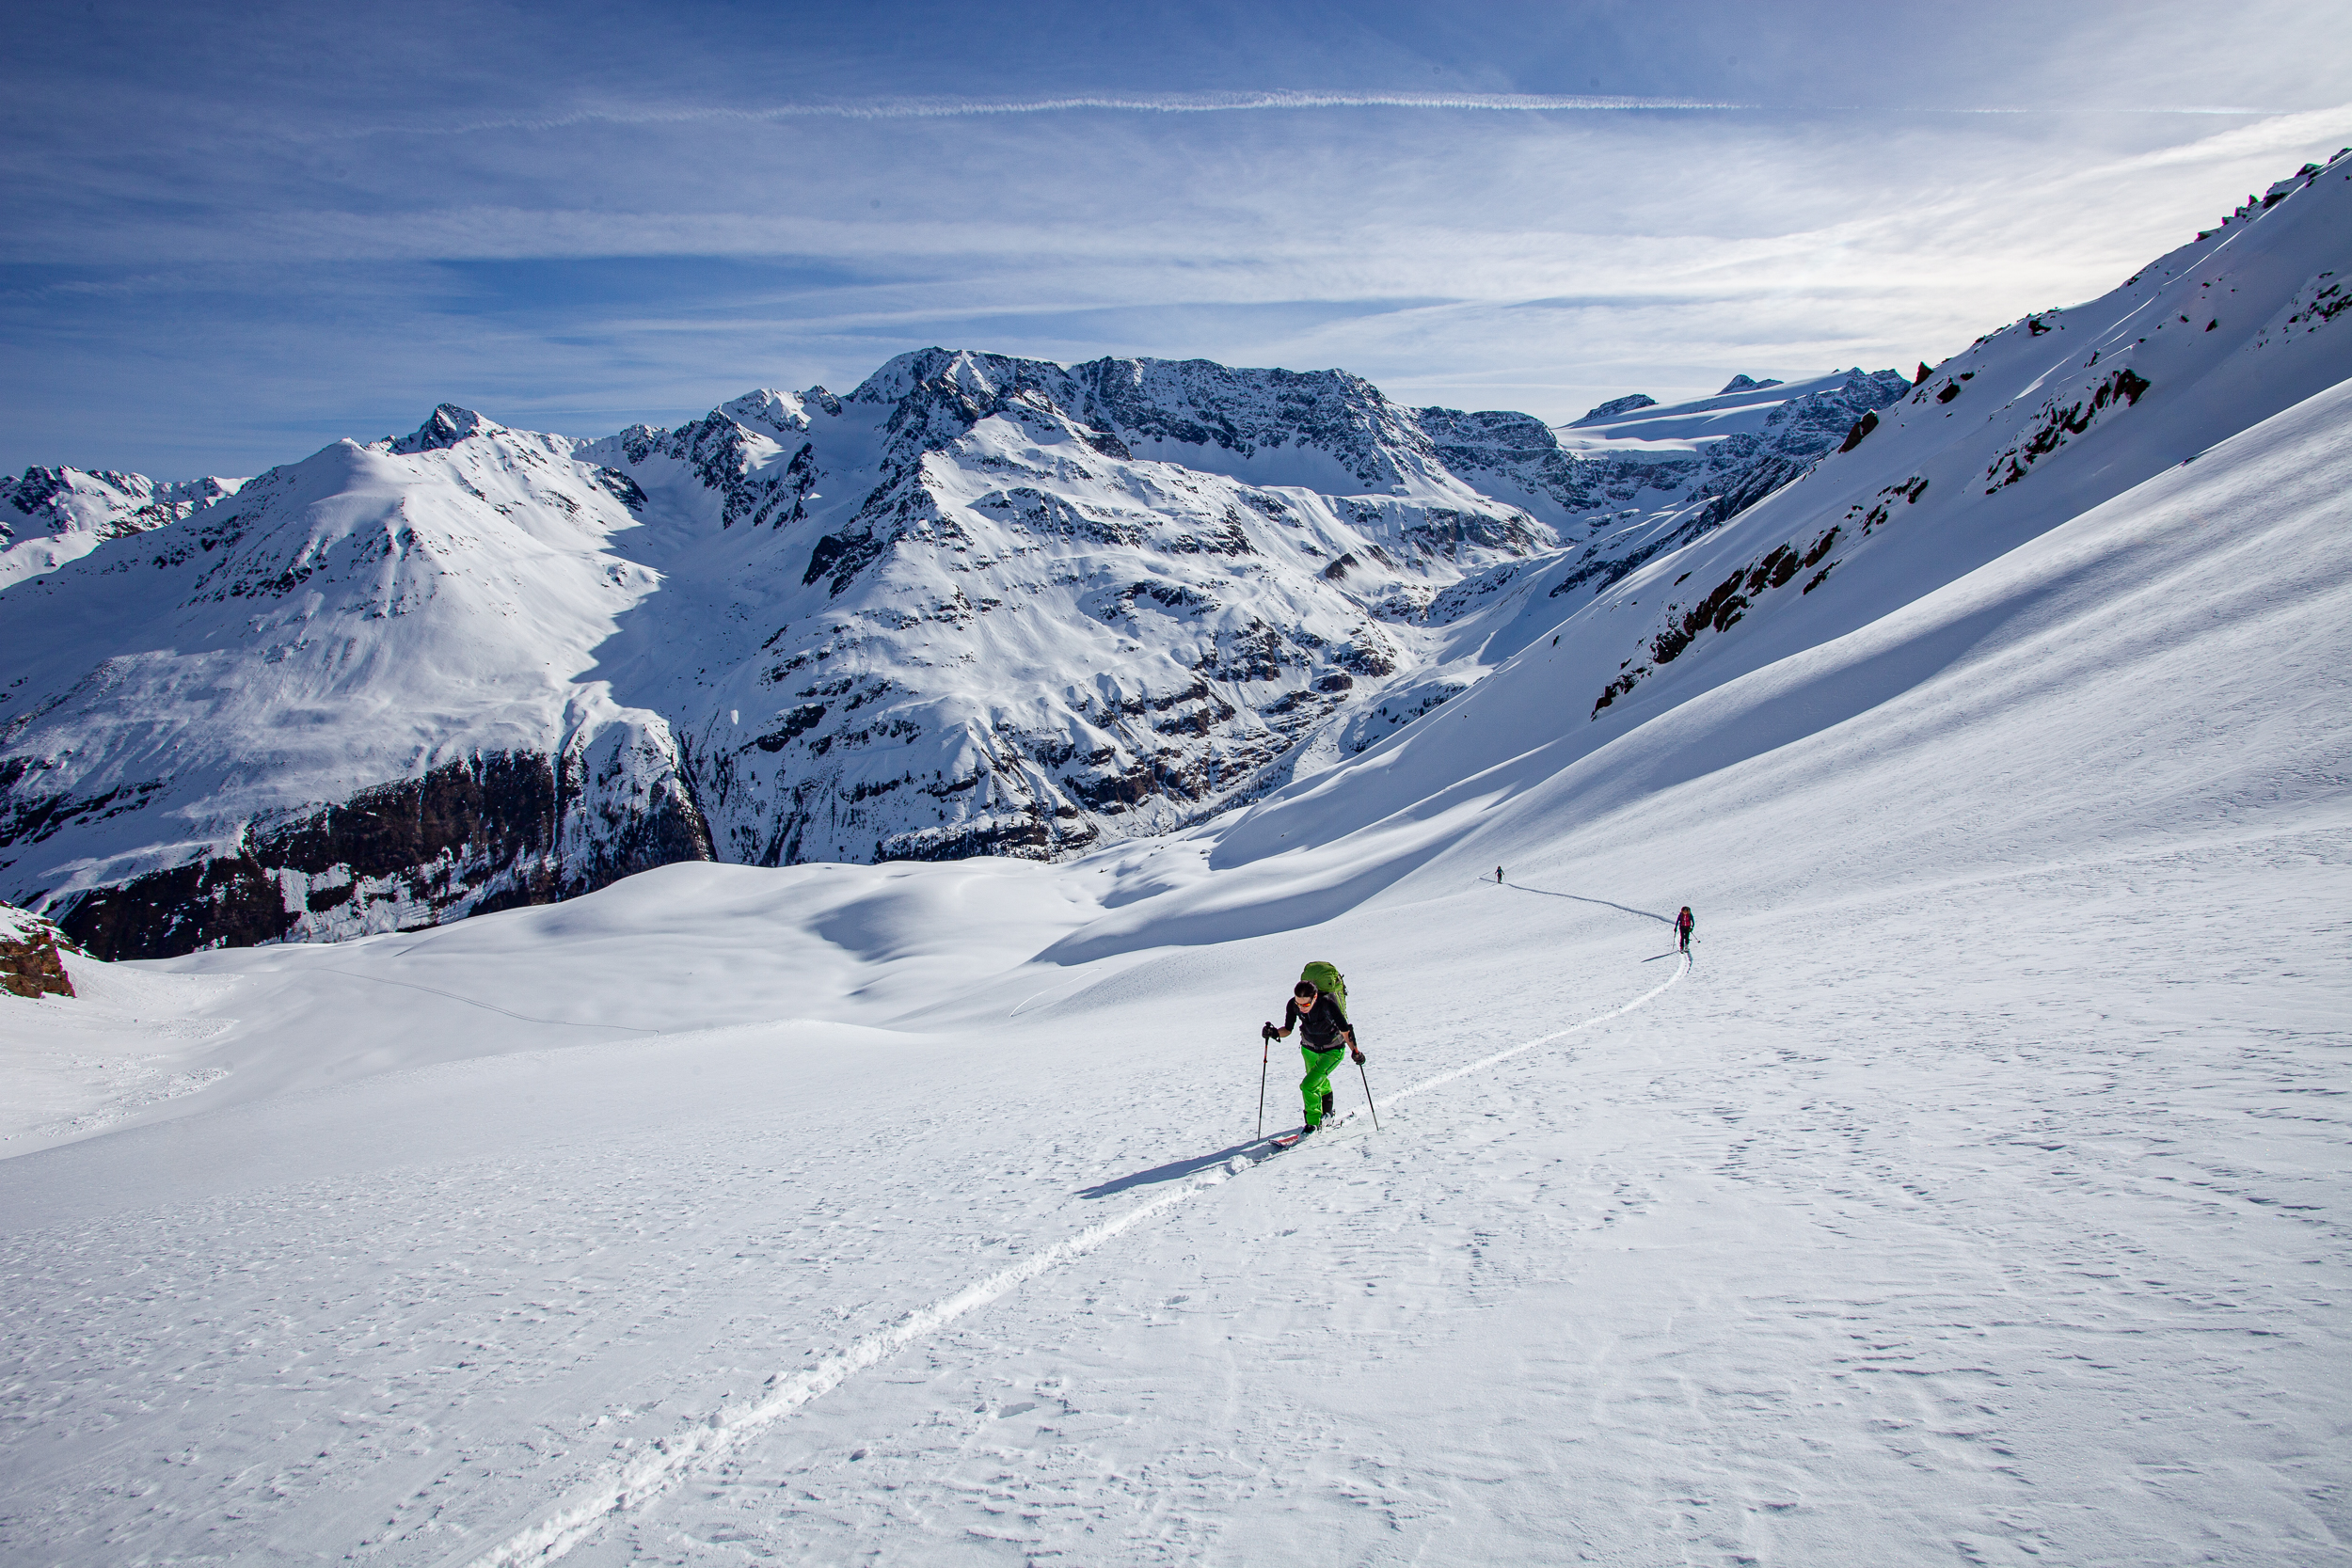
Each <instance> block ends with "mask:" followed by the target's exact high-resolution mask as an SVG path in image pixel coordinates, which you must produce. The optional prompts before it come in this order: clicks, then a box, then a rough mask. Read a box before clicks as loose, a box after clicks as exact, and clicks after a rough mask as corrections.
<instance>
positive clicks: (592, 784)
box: [0, 350, 1869, 954]
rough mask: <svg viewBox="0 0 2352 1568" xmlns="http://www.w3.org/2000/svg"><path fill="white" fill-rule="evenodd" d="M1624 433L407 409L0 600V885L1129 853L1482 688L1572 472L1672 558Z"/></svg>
mask: <svg viewBox="0 0 2352 1568" xmlns="http://www.w3.org/2000/svg"><path fill="white" fill-rule="evenodd" d="M1856 385H1857V386H1863V387H1867V386H1868V385H1869V384H1868V382H1867V378H1858V379H1857V380H1856ZM1839 395H1841V394H1839V393H1837V392H1836V390H1835V389H1834V388H1823V389H1822V391H1821V392H1820V395H1819V397H1817V398H1816V399H1815V401H1817V402H1818V401H1820V399H1821V398H1832V399H1834V398H1836V397H1837V396H1839ZM1843 395H1848V396H1851V395H1852V394H1843ZM1865 395H1866V396H1867V395H1868V394H1867V393H1866V394H1865ZM1792 405H1793V404H1792ZM1841 406H1842V405H1841ZM1813 422H1814V423H1815V424H1820V420H1818V419H1817V420H1814V421H1813ZM1833 422H1835V421H1833ZM1789 428H1790V429H1791V430H1792V431H1793V430H1794V429H1795V428H1796V426H1795V425H1794V423H1793V422H1792V423H1791V424H1790V426H1789ZM1737 439H1739V440H1741V441H1744V442H1745V447H1744V448H1743V449H1742V450H1741V451H1740V453H1739V454H1738V455H1739V457H1740V458H1741V459H1746V458H1748V457H1749V456H1751V455H1752V454H1753V452H1754V451H1762V450H1763V449H1764V448H1765V446H1766V445H1767V443H1763V442H1759V441H1757V440H1756V438H1755V437H1754V436H1750V435H1747V434H1746V433H1742V434H1741V436H1739V437H1737ZM1619 444H1620V445H1624V446H1627V447H1629V448H1630V447H1636V446H1638V447H1641V448H1642V450H1641V451H1640V452H1639V454H1638V455H1637V456H1634V457H1630V458H1625V457H1620V456H1618V455H1617V454H1615V453H1613V452H1612V453H1610V454H1607V455H1605V456H1603V457H1600V458H1594V459H1587V458H1580V457H1577V456H1575V455H1573V454H1571V453H1569V452H1568V451H1565V449H1564V448H1563V446H1562V444H1561V443H1560V442H1559V440H1558V439H1557V438H1556V437H1555V436H1553V434H1552V433H1551V432H1550V431H1549V430H1547V429H1546V428H1545V427H1544V426H1543V425H1542V424H1541V423H1540V422H1539V421H1536V420H1531V419H1528V418H1526V417H1525V416H1520V415H1507V414H1495V413H1486V414H1464V413H1460V412H1458V411H1454V410H1446V409H1420V410H1414V409H1407V408H1405V407H1402V406H1400V405H1398V404H1394V403H1393V402H1391V400H1389V399H1387V398H1386V397H1384V396H1383V395H1382V394H1381V393H1380V392H1379V391H1378V389H1377V388H1374V387H1372V386H1371V385H1370V384H1368V383H1366V382H1364V381H1362V380H1361V379H1360V378H1358V377H1354V376H1350V375H1346V374H1344V373H1343V372H1316V373H1311V374H1299V373H1295V372H1285V371H1236V370H1232V369H1228V368H1226V367H1223V366H1218V365H1213V364H1209V363H1207V362H1204V361H1190V362H1185V363H1181V364H1178V363H1169V362H1165V361H1153V360H1099V361H1095V362H1093V363H1090V364H1086V365H1080V366H1076V367H1072V368H1064V367H1062V366H1058V365H1054V364H1049V363H1045V362H1041V361H1035V360H1020V359H1011V358H1006V357H1003V356H986V355H977V354H951V353H948V352H946V351H939V350H934V351H930V352H927V353H921V354H913V355H906V356H900V357H899V358H898V359H896V360H894V361H892V362H891V363H890V364H889V365H886V366H884V367H883V368H882V370H881V371H879V372H876V374H875V375H874V376H873V377H871V378H869V380H868V381H867V382H866V384H865V385H863V386H861V387H860V388H857V389H856V390H855V391H853V392H851V393H850V395H848V396H847V397H838V398H837V397H835V396H834V395H833V394H831V393H829V392H827V391H826V390H824V389H823V388H811V389H809V390H808V391H806V392H804V393H800V394H791V393H782V392H773V391H762V392H755V393H752V394H749V395H747V396H745V397H742V398H739V399H737V400H736V401H734V402H732V403H729V404H725V405H723V406H722V407H720V408H718V409H715V410H713V411H712V412H711V413H710V414H709V415H708V416H707V417H706V418H704V419H702V420H697V421H694V422H693V423H691V424H688V425H685V426H682V427H680V428H678V429H676V430H652V429H647V428H643V427H639V428H634V429H631V430H628V431H624V432H622V433H621V434H619V435H617V436H611V437H608V438H605V439H602V440H597V441H574V440H569V439H566V438H564V437H556V436H536V435H532V434H530V433H526V432H517V431H512V430H508V429H506V428H505V427H503V426H501V425H499V424H498V423H496V422H495V421H493V420H486V419H485V418H483V417H482V416H480V415H478V414H475V413H473V412H471V411H469V410H465V409H461V408H456V407H452V406H446V405H445V406H443V407H442V408H440V409H437V410H436V411H435V413H434V414H433V416H432V417H431V418H430V419H429V420H427V421H426V423H425V424H424V425H423V426H422V427H421V428H420V429H419V430H417V431H416V432H414V433H412V434H410V435H408V436H401V437H397V438H387V439H385V440H381V441H377V442H374V443H373V444H371V445H367V446H360V445H358V444H355V443H351V442H341V443H338V444H337V445H335V446H333V447H330V448H328V449H326V451H322V452H320V453H318V454H317V455H315V456H313V457H311V458H310V459H308V460H306V461H305V462H303V463H300V464H296V465H293V466H291V467H285V468H279V469H274V470H272V471H271V472H270V473H267V474H264V475H262V476H261V478H259V479H258V480H255V481H253V482H251V483H249V484H248V485H246V486H244V487H242V488H241V489H240V490H238V491H237V492H236V493H235V494H234V495H233V496H232V497H230V499H225V500H223V501H222V502H221V503H220V504H217V505H215V506H213V507H211V508H210V509H208V510H205V511H203V512H201V513H200V514H199V515H193V516H190V517H189V518H187V519H186V521H185V522H184V523H183V524H182V525H181V526H180V527H179V528H177V529H175V530H173V531H170V532H167V533H165V534H160V535H157V536H155V537H153V538H152V539H150V540H147V541H144V542H143V543H142V545H141V546H140V547H139V549H138V551H136V552H135V553H124V552H122V551H116V552H113V553H110V554H108V555H106V556H104V557H103V558H98V559H93V560H91V561H88V562H84V563H82V565H81V566H79V567H78V568H76V569H74V570H72V571H69V572H64V573H59V574H56V575H54V576H51V577H47V578H42V579H40V580H39V581H36V582H28V583H26V584H24V586H23V587H22V588H20V590H18V591H17V592H14V593H12V594H9V595H8V597H7V598H6V599H5V600H0V624H5V625H7V626H8V628H9V635H10V636H11V638H12V640H14V641H17V643H18V645H21V646H24V647H28V648H33V649H36V650H38V652H37V654H36V655H35V657H32V658H31V659H28V660H27V661H26V665H25V668H24V669H23V670H22V671H20V672H19V673H17V674H16V676H15V678H14V680H13V681H12V683H11V684H10V685H9V686H8V688H7V689H6V690H5V692H0V715H5V718H0V725H5V728H0V748H4V750H0V785H5V787H6V789H7V792H8V794H7V816H6V817H5V818H0V821H4V822H5V827H4V828H0V856H5V862H0V872H5V876H6V881H7V887H8V891H9V892H11V893H13V894H15V895H17V896H18V897H20V898H23V899H24V900H26V901H27V902H29V903H32V904H35V905H38V906H39V907H40V908H41V909H43V910H45V911H50V912H53V913H55V914H56V915H57V916H58V917H59V918H60V919H62V920H63V921H65V922H66V924H67V925H68V927H70V928H71V929H72V931H73V932H75V933H76V935H77V936H78V937H79V938H80V940H83V941H85V942H89V943H91V944H92V945H93V947H94V948H95V949H96V950H98V951H101V952H106V953H114V954H130V953H160V952H171V951H181V950H184V949H186V948H188V947H191V946H197V945H202V944H207V943H212V942H256V941H272V940H278V939H280V938H285V937H336V936H347V935H352V934H357V933H359V932H363V931H368V930H380V929H387V928H391V927H402V926H413V925H418V924H429V923H432V922H435V921H437V920H441V919H448V918H454V917H456V916H459V915H463V914H467V913H471V912H477V911H484V910H488V909H496V908H500V907H503V906H504V905H506V904H509V903H513V902H516V901H524V902H529V901H538V900H543V899H547V898H553V897H561V896H566V895H573V894H577V893H580V892H582V891H585V890H587V889H589V888H593V887H596V886H601V885H603V884H604V883H605V882H607V881H609V880H611V879H612V878H614V877H617V876H621V875H626V874H627V873H628V872H629V871H631V870H635V869H638V868H640V867H642V866H644V865H647V864H653V863H660V862H661V861H664V860H672V859H678V858H698V857H704V856H710V855H716V856H718V857H719V858H722V859H727V860H736V861H742V862H746V863H757V864H776V863H796V862H800V861H805V860H878V859H893V858H909V857H913V858H932V859H935V858H953V857H959V856H962V855H969V854H974V853H982V852H995V853H1011V854H1020V855H1029V856H1046V857H1050V856H1055V855H1061V854H1067V853H1070V852H1072V851H1073V850H1075V849H1079V848H1083V847H1086V846H1088V845H1089V844H1092V843H1095V842H1098V841H1099V840H1101V839H1103V838H1104V837H1106V836H1107V837H1127V836H1134V835H1136V834H1137V833H1147V832H1159V831H1163V830H1166V829H1168V828H1170V827H1173V826H1176V825H1178V824H1180V823H1182V822H1184V821H1186V820H1189V819H1192V818H1194V817H1197V816H1200V815H1202V814H1203V813H1205V812H1208V811H1212V810H1214V809H1216V807H1217V806H1219V805H1220V804H1222V803H1224V802H1227V801H1230V800H1235V799H1241V798H1246V797H1248V795H1251V794H1254V793H1260V792H1263V790H1265V789H1267V788H1271V787H1274V786H1275V785H1277V784H1280V783H1283V782H1286V781H1288V780H1289V779H1291V778H1294V777H1296V776H1299V775H1300V774H1301V773H1302V771H1305V772H1311V771H1312V770H1313V769H1314V768H1318V767H1322V766H1327V764H1328V763H1329V762H1330V761H1331V760H1334V759H1336V758H1337V757H1339V756H1343V755H1347V754H1351V753H1352V752H1356V751H1360V750H1361V749H1362V748H1363V747H1364V746H1366V745H1369V744H1371V743H1372V742H1373V741H1374V740H1375V739H1377V738H1378V737H1379V736H1383V735H1386V734H1388V733H1390V731H1391V730H1392V729H1393V728H1394V727H1395V726H1396V725H1397V724H1400V723H1402V722H1405V721H1407V720H1408V719H1409V718H1410V717H1412V716H1414V715H1417V714H1419V713H1421V712H1425V711H1427V710H1428V709H1429V708H1430V707H1431V706H1433V705H1435V704H1436V703H1437V702H1438V701H1442V700H1443V699H1444V698H1445V697H1447V696H1450V695H1452V694H1454V692H1457V691H1459V690H1460V689H1464V687H1466V686H1467V685H1468V684H1469V683H1470V681H1472V680H1474V679H1476V678H1477V676H1478V675H1479V674H1481V673H1484V671H1485V670H1486V668H1488V667H1490V664H1491V661H1492V659H1493V658H1494V657H1499V650H1498V649H1497V648H1496V647H1494V646H1493V645H1491V644H1492V640H1491V639H1486V640H1482V641H1481V642H1480V644H1479V647H1478V649H1477V650H1476V651H1475V652H1474V653H1472V654H1470V655H1469V656H1463V655H1461V654H1460V653H1459V652H1458V650H1453V644H1454V643H1458V642H1460V641H1462V638H1461V634H1460V632H1459V630H1458V629H1456V624H1457V623H1459V622H1460V621H1461V620H1462V618H1463V616H1464V615H1465V614H1466V613H1467V612H1468V611H1469V610H1471V609H1473V608H1475V607H1478V606H1480V605H1483V604H1485V603H1486V602H1487V599H1488V597H1489V595H1490V594H1491V592H1492V590H1493V589H1494V587H1495V585H1496V584H1497V583H1499V582H1502V581H1503V580H1506V579H1507V580H1516V579H1517V577H1518V573H1519V571H1520V569H1521V568H1523V567H1526V566H1529V565H1532V564H1534V563H1536V562H1549V561H1553V560H1557V559H1563V558H1562V557H1561V551H1562V549H1563V548H1564V546H1565V547H1566V548H1570V549H1573V550H1577V551H1579V552H1581V553H1580V554H1579V556H1578V559H1579V560H1584V559H1585V558H1587V557H1593V556H1595V553H1596V550H1595V544H1594V541H1595V540H1596V537H1597V534H1598V532H1599V531H1602V530H1604V529H1605V530H1608V531H1611V532H1613V533H1615V532H1623V531H1624V530H1623V528H1622V526H1621V524H1622V514H1623V512H1624V509H1623V508H1622V507H1621V506H1620V505H1619V504H1618V498H1617V497H1616V496H1615V495H1613V494H1612V493H1611V492H1610V486H1611V485H1612V484H1614V483H1616V481H1615V479H1613V477H1612V476H1615V475H1618V474H1619V473H1620V472H1621V471H1630V470H1631V469H1632V468H1634V467H1639V468H1640V469H1641V475H1640V476H1638V477H1641V478H1643V479H1644V481H1645V483H1649V485H1650V488H1651V489H1652V490H1653V491H1655V492H1656V493H1655V494H1654V495H1653V496H1651V498H1650V499H1651V500H1652V501H1655V502H1657V503H1658V504H1657V505H1656V506H1654V507H1653V508H1652V510H1653V511H1659V512H1661V513H1662V514H1665V515H1672V516H1674V517H1676V518H1677V519H1679V523H1678V524H1677V526H1682V527H1688V526H1691V524H1690V517H1689V515H1690V514H1692V513H1693V512H1694V511H1697V510H1704V506H1705V503H1706V498H1704V497H1699V496H1697V495H1696V494H1695V491H1696V489H1697V487H1698V486H1699V482H1700V478H1701V475H1702V469H1703V468H1704V465H1703V464H1702V463H1701V462H1700V461H1698V460H1697V459H1694V458H1693V457H1692V456H1691V455H1690V451H1691V450H1692V449H1693V448H1694V447H1695V446H1696V443H1684V445H1683V446H1682V447H1681V448H1677V449H1676V450H1674V451H1667V452H1665V453H1664V454H1663V455H1662V456H1661V454H1660V452H1659V451H1657V450H1653V449H1656V448H1658V447H1659V446H1660V443H1658V442H1655V441H1651V440H1648V439H1647V438H1646V437H1637V438H1636V439H1634V440H1630V441H1626V442H1621V443H1619ZM1786 448H1787V443H1786V441H1783V442H1782V443H1781V444H1780V445H1778V446H1774V447H1772V450H1771V451H1769V452H1767V453H1766V456H1767V457H1768V459H1770V460H1775V461H1776V460H1780V459H1781V457H1782V456H1783V454H1784V452H1785V450H1786ZM1740 471H1742V467H1741V464H1740V463H1739V462H1717V463H1716V464H1715V465H1714V467H1712V468H1711V469H1705V472H1706V473H1708V474H1712V475H1715V476H1724V475H1731V474H1736V473H1738V472H1740ZM1661 475H1666V476H1669V477H1666V478H1660V477H1659V476H1661ZM1620 487H1622V486H1620ZM1657 532H1658V531H1657V530H1652V531H1651V533H1650V534H1649V535H1645V538H1652V537H1654V536H1655V535H1656V533H1657ZM1601 553H1602V555H1604V556H1605V551H1603V552H1601ZM1585 569H1586V570H1587V571H1590V570H1592V569H1593V568H1592V567H1591V565H1590V564H1589V562H1588V563H1587V565H1586V568H1585ZM1450 650H1453V651H1450ZM1400 681H1406V683H1407V685H1408V686H1409V689H1407V690H1406V691H1404V692H1403V693H1401V694H1400V695H1398V696H1396V697H1395V698H1393V699H1391V700H1376V699H1379V698H1381V695H1382V694H1383V693H1384V692H1385V691H1386V690H1387V689H1389V688H1391V687H1392V686H1395V685H1396V684H1397V683H1399V682H1400ZM393 824H397V826H396V827H395V826H393Z"/></svg>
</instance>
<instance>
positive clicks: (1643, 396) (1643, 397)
mask: <svg viewBox="0 0 2352 1568" xmlns="http://www.w3.org/2000/svg"><path fill="white" fill-rule="evenodd" d="M1746 379H1747V377H1746V376H1744V375H1743V376H1741V377H1740V380H1742V381H1745V380H1746ZM1657 406H1658V400H1657V399H1656V398H1654V397H1652V396H1650V395H1649V394H1648V393H1647V392H1629V393H1628V394H1627V395H1626V396H1624V397H1621V398H1611V399H1610V400H1609V401H1608V402H1607V403H1597V404H1594V405H1593V406H1592V407H1590V408H1587V409H1586V410H1584V418H1583V419H1581V420H1577V421H1576V422H1577V423H1578V424H1585V423H1588V422H1590V421H1591V420H1606V419H1611V418H1613V417H1614V416H1616V415H1619V414H1630V413H1632V412H1633V411H1634V410H1635V409H1636V408H1655V407H1657Z"/></svg>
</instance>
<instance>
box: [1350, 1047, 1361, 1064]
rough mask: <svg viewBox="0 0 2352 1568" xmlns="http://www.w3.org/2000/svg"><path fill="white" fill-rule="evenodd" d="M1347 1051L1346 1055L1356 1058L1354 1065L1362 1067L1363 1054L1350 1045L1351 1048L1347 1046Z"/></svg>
mask: <svg viewBox="0 0 2352 1568" xmlns="http://www.w3.org/2000/svg"><path fill="white" fill-rule="evenodd" d="M1347 1050H1348V1053H1349V1054H1350V1055H1352V1056H1354V1057H1355V1058H1356V1065H1357V1066H1358V1067H1362V1066H1363V1065H1364V1053H1362V1052H1360V1051H1359V1050H1357V1049H1356V1048H1355V1047H1354V1046H1352V1045H1351V1046H1349V1047H1348V1048H1347Z"/></svg>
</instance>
